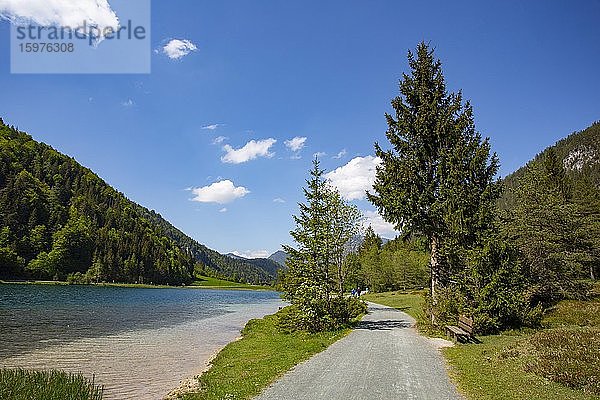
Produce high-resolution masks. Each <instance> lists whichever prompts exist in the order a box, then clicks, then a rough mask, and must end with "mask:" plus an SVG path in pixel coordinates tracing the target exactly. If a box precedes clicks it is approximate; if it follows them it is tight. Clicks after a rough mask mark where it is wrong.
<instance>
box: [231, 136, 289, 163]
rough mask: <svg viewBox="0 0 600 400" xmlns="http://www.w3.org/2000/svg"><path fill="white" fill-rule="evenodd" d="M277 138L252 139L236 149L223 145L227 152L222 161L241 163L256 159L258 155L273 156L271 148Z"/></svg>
mask: <svg viewBox="0 0 600 400" xmlns="http://www.w3.org/2000/svg"><path fill="white" fill-rule="evenodd" d="M276 142H277V140H275V139H273V138H269V139H264V140H258V141H256V140H251V141H249V142H248V143H246V144H245V145H244V147H242V148H239V149H234V148H233V147H231V146H230V145H228V144H226V145H225V146H223V150H224V151H225V152H226V154H225V155H224V156H223V157H221V161H223V162H224V163H230V164H240V163H244V162H246V161H250V160H254V159H255V158H257V157H269V158H270V157H273V153H271V152H270V151H269V150H270V149H271V146H273V145H274V144H275V143H276Z"/></svg>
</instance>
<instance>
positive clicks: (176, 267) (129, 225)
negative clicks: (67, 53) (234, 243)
mask: <svg viewBox="0 0 600 400" xmlns="http://www.w3.org/2000/svg"><path fill="white" fill-rule="evenodd" d="M195 274H203V275H210V276H215V277H219V278H226V279H231V280H235V281H244V282H248V283H256V284H258V283H268V282H270V281H272V280H273V275H272V274H273V272H272V271H271V272H267V271H266V270H264V269H263V268H261V267H259V266H256V265H253V264H252V263H250V262H248V261H244V260H237V259H233V258H230V257H227V256H225V255H222V254H219V253H218V252H216V251H213V250H210V249H208V248H206V247H205V246H203V245H201V244H199V243H197V242H196V241H195V240H193V239H191V238H190V237H188V236H186V235H185V234H184V233H182V232H181V231H180V230H178V229H177V228H175V227H174V226H172V225H171V224H170V223H169V222H167V221H166V220H164V219H163V218H162V217H161V216H160V215H159V214H157V213H156V212H154V211H150V210H147V209H146V208H144V207H142V206H140V205H138V204H136V203H134V202H132V201H130V200H128V199H127V198H126V197H125V196H124V195H123V194H121V193H119V192H118V191H116V190H115V189H113V188H112V187H110V186H109V185H108V184H107V183H106V182H104V181H103V180H102V179H101V178H99V177H98V176H97V175H96V174H94V173H93V172H92V171H90V170H89V169H87V168H85V167H83V166H81V165H80V164H79V163H77V161H75V160H74V159H73V158H70V157H67V156H65V155H63V154H61V153H59V152H58V151H56V150H54V149H53V148H52V147H50V146H48V145H46V144H44V143H39V142H36V141H35V140H33V139H32V137H31V136H29V135H28V134H26V133H23V132H20V131H19V130H18V129H15V128H14V127H11V126H7V125H5V124H4V122H2V120H1V119H0V279H36V280H70V281H75V282H82V283H92V282H113V281H114V282H123V283H146V284H150V283H153V284H171V285H181V284H187V283H191V282H192V281H193V279H194V276H195Z"/></svg>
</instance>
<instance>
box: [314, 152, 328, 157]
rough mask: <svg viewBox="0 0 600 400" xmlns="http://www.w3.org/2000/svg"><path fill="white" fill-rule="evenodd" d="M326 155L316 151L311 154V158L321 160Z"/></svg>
mask: <svg viewBox="0 0 600 400" xmlns="http://www.w3.org/2000/svg"><path fill="white" fill-rule="evenodd" d="M326 155H327V153H325V152H324V151H317V152H316V153H315V154H313V158H315V157H316V158H322V157H325V156H326Z"/></svg>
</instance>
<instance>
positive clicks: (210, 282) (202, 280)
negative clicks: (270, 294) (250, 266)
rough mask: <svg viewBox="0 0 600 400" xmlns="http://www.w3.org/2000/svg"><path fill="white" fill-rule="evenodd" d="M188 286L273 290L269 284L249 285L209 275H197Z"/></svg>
mask: <svg viewBox="0 0 600 400" xmlns="http://www.w3.org/2000/svg"><path fill="white" fill-rule="evenodd" d="M189 287H196V288H205V289H245V290H273V287H271V286H261V285H249V284H247V283H239V282H231V281H225V280H222V279H217V278H211V277H209V276H198V277H196V280H195V281H194V283H192V284H191V286H189Z"/></svg>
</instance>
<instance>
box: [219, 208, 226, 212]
mask: <svg viewBox="0 0 600 400" xmlns="http://www.w3.org/2000/svg"><path fill="white" fill-rule="evenodd" d="M219 212H220V213H226V212H227V207H223V208H221V209H220V210H219Z"/></svg>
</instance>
